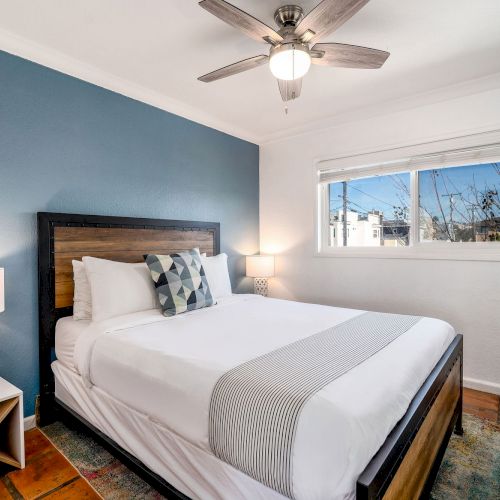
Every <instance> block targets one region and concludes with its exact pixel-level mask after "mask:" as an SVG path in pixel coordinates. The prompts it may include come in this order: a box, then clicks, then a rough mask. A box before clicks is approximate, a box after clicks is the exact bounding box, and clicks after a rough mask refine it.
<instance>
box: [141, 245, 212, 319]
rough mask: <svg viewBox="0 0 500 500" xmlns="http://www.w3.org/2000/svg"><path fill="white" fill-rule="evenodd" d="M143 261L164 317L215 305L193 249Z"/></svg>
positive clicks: (195, 249) (152, 256) (196, 252)
mask: <svg viewBox="0 0 500 500" xmlns="http://www.w3.org/2000/svg"><path fill="white" fill-rule="evenodd" d="M144 258H145V259H146V264H147V265H148V267H149V271H150V272H151V277H152V278H153V281H154V283H155V287H156V292H157V293H158V298H159V300H160V304H161V307H162V310H163V314H164V315H165V316H174V315H176V314H180V313H183V312H186V311H192V310H194V309H200V308H202V307H209V306H211V305H213V304H214V303H215V302H214V299H213V297H212V292H211V291H210V287H209V286H208V281H207V277H206V276H205V270H204V269H203V266H202V265H201V256H200V251H199V250H198V249H197V248H194V249H193V250H190V251H189V252H180V253H174V254H171V255H145V256H144Z"/></svg>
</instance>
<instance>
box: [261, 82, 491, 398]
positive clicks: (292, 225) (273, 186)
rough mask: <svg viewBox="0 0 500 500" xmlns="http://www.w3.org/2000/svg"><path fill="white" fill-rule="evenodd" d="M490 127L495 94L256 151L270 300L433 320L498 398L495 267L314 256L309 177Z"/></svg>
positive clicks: (479, 383) (467, 369)
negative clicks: (351, 159) (368, 155)
mask: <svg viewBox="0 0 500 500" xmlns="http://www.w3.org/2000/svg"><path fill="white" fill-rule="evenodd" d="M497 129H500V89H497V90H490V91H487V92H482V93H479V94H474V95H469V96H466V97H461V98H456V99H453V100H448V101H445V102H440V103H437V104H432V105H428V106H422V107H419V108H417V109H411V110H406V111H403V112H399V113H394V114H391V115H386V116H383V117H380V116H379V117H375V118H371V119H368V120H365V121H358V122H352V123H347V124H344V125H341V126H338V127H335V128H330V129H328V130H323V131H321V132H316V133H313V134H312V133H311V134H304V135H299V136H295V137H293V138H290V139H284V140H281V141H279V142H273V143H268V144H264V145H262V146H261V149H260V155H261V158H260V231H261V252H262V253H268V252H269V253H275V254H276V255H277V260H276V272H277V277H276V278H274V279H273V280H272V281H271V283H270V295H271V296H275V297H282V298H289V299H295V300H301V301H307V302H317V303H322V304H332V305H339V306H344V307H353V308H360V309H369V310H379V311H388V312H396V313H409V314H421V315H426V316H433V317H438V318H442V319H444V320H446V321H448V322H450V323H451V324H452V325H453V326H454V327H455V328H456V330H457V331H458V332H460V333H462V334H463V335H464V342H465V360H464V377H465V378H466V385H468V386H469V387H475V388H479V389H483V390H487V391H490V392H496V393H500V262H478V261H456V260H408V259H368V258H343V257H340V258H334V257H315V256H314V250H315V245H314V238H315V231H314V224H315V199H316V198H315V184H314V176H313V169H314V166H313V164H314V161H315V160H319V159H327V158H332V157H337V156H343V155H351V154H352V155H354V154H359V153H365V152H369V151H377V150H382V149H386V148H390V147H394V146H404V145H412V144H418V143H422V142H428V141H433V140H440V139H446V138H451V137H458V136H463V135H466V134H473V133H477V132H482V131H488V130H497ZM479 140H480V139H478V141H479ZM499 252H500V248H499Z"/></svg>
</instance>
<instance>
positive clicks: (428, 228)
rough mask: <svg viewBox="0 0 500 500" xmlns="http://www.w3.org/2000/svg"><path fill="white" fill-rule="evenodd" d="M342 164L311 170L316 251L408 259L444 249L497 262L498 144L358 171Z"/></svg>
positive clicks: (499, 220) (499, 230) (499, 209)
mask: <svg viewBox="0 0 500 500" xmlns="http://www.w3.org/2000/svg"><path fill="white" fill-rule="evenodd" d="M497 160H498V161H497ZM342 161H344V160H343V159H338V160H332V161H331V162H325V164H326V165H321V164H320V168H319V169H318V176H319V191H318V193H319V199H318V200H319V205H318V209H319V212H318V213H319V219H318V236H319V237H318V249H319V251H320V252H326V253H338V252H339V251H341V249H342V248H343V247H351V248H356V247H357V248H360V247H371V248H375V247H381V248H379V249H378V250H375V252H379V253H383V252H385V253H386V254H387V252H389V253H391V252H392V255H396V256H404V254H405V252H406V255H411V256H413V257H414V256H418V255H423V252H424V251H429V249H434V250H433V251H439V248H442V247H443V245H444V246H446V248H448V249H449V248H460V249H461V250H463V249H468V250H467V251H470V249H473V248H481V249H483V250H484V249H486V248H487V249H489V250H486V252H490V253H489V254H488V255H493V254H492V253H491V251H493V252H495V255H496V257H495V258H494V259H493V260H499V259H500V254H499V253H498V250H499V249H500V245H498V246H496V245H497V244H498V243H500V196H499V193H500V144H498V145H494V146H485V147H481V148H477V149H469V150H453V151H448V152H444V153H437V154H432V155H427V156H418V157H414V158H406V159H403V160H397V161H391V162H385V163H381V164H375V165H369V166H364V167H357V166H355V165H353V166H351V167H349V166H347V167H345V168H343V167H342ZM350 163H351V164H352V163H353V160H351V161H350ZM332 165H334V166H335V168H332ZM439 245H441V246H439ZM387 247H391V248H394V249H396V250H391V251H388V250H384V248H387ZM424 249H427V250H424ZM436 249H438V250H436ZM342 252H343V254H346V253H345V252H346V251H343V250H342ZM394 252H396V253H394ZM412 252H413V253H412ZM419 252H420V253H419ZM442 252H443V255H448V254H449V252H448V251H446V250H442ZM445 252H448V253H446V254H445ZM372 253H373V252H372ZM341 254H342V253H341ZM346 255H349V253H347V254H346ZM426 255H429V254H428V253H427V254H426ZM457 255H458V254H457ZM443 258H446V257H443Z"/></svg>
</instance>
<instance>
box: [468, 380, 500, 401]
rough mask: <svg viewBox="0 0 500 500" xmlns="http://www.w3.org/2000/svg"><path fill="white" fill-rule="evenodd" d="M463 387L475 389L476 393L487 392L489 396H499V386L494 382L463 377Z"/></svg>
mask: <svg viewBox="0 0 500 500" xmlns="http://www.w3.org/2000/svg"><path fill="white" fill-rule="evenodd" d="M464 387H467V388H468V389H476V391H483V392H489V393H490V394H498V395H499V396H500V384H496V383H495V382H488V381H487V380H479V379H477V378H469V377H464Z"/></svg>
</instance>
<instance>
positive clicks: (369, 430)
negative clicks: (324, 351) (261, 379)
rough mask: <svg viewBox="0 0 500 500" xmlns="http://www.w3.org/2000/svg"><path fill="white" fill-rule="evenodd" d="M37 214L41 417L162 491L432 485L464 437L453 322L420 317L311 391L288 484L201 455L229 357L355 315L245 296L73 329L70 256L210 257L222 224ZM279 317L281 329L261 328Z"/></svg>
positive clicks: (252, 494)
mask: <svg viewBox="0 0 500 500" xmlns="http://www.w3.org/2000/svg"><path fill="white" fill-rule="evenodd" d="M38 222H39V282H40V379H41V393H40V417H41V420H42V423H48V422H50V421H52V420H53V419H55V418H68V419H71V420H76V421H78V422H79V423H80V425H83V426H84V427H85V428H86V429H87V430H88V432H91V433H93V434H94V435H95V436H97V437H98V438H99V439H100V440H101V441H102V442H103V443H105V444H106V446H107V447H108V448H110V449H111V450H112V451H113V452H114V453H115V454H117V455H119V457H120V458H121V459H122V460H124V461H125V462H126V463H127V464H128V465H130V466H132V467H133V468H134V470H136V471H137V472H139V473H140V475H141V476H142V477H144V478H145V479H146V480H148V481H149V482H150V483H152V484H153V485H154V486H155V487H156V488H157V489H158V490H159V491H161V492H162V493H164V494H165V495H166V496H169V497H172V496H174V497H178V498H270V499H275V498H276V499H282V498H285V497H287V496H293V497H295V498H300V499H302V498H325V497H328V498H332V497H333V498H352V497H354V496H355V497H356V498H382V497H383V498H416V497H419V496H425V495H426V493H428V492H429V490H430V487H431V486H432V482H433V480H434V477H435V474H436V472H437V469H438V468H439V464H440V461H441V458H442V455H443V453H444V450H445V448H446V445H447V442H448V439H449V436H450V434H451V432H452V430H453V427H455V429H456V431H457V432H461V408H462V338H461V336H460V335H455V332H454V331H453V329H452V328H451V327H450V326H449V325H447V324H446V323H444V322H440V321H438V320H433V319H429V318H424V319H422V320H421V321H419V322H418V324H416V325H415V326H413V327H412V328H410V329H409V330H408V332H406V333H405V334H404V335H402V336H401V337H399V338H398V339H397V340H395V341H393V342H392V343H391V344H389V345H388V346H387V347H385V348H384V349H383V350H381V351H380V352H378V353H377V355H375V356H372V357H370V358H369V359H367V360H366V361H365V362H363V363H361V364H359V365H358V366H356V367H355V368H354V369H352V370H349V371H348V372H347V373H345V374H344V375H342V376H341V377H339V378H337V379H336V380H335V381H334V382H332V383H331V384H329V385H328V386H327V387H326V388H325V389H324V390H322V391H320V393H318V394H317V395H315V397H314V398H313V400H312V402H311V403H308V406H306V407H305V409H304V413H305V417H304V416H301V421H300V422H308V421H309V422H310V423H309V425H306V424H303V425H301V426H299V428H298V431H297V436H296V442H295V444H294V446H295V448H294V456H295V457H296V460H295V468H294V474H295V476H294V479H293V482H294V489H293V494H292V495H282V494H281V493H279V492H278V491H276V489H272V488H269V487H268V486H266V485H264V484H261V483H260V482H258V481H256V480H255V479H253V478H252V477H250V476H248V475H247V474H244V473H243V472H241V471H239V470H237V469H235V468H234V467H232V466H230V465H228V464H227V463H225V462H223V461H221V460H219V458H217V457H216V456H214V455H213V454H212V453H211V452H210V447H209V445H208V437H207V431H206V428H207V407H208V406H209V405H210V395H211V393H212V392H213V388H214V384H216V383H217V380H218V379H220V377H221V375H222V374H223V373H225V372H226V371H227V370H229V369H230V368H231V367H232V366H234V365H235V364H238V363H241V362H244V361H245V360H247V359H248V358H254V357H255V356H258V355H259V354H262V353H263V352H267V351H269V350H272V349H273V348H275V347H277V346H279V345H282V344H288V343H290V342H293V341H295V340H297V339H299V338H301V337H302V336H304V335H308V334H310V333H312V332H314V331H319V330H322V329H323V328H325V327H327V326H330V325H332V324H333V325H335V324H342V323H344V322H346V321H348V320H349V319H350V318H356V317H358V316H359V315H362V314H363V312H362V311H356V310H350V309H341V308H333V307H326V306H317V305H312V304H300V303H295V302H289V301H280V300H275V299H263V298H260V297H256V296H245V295H240V296H232V297H228V298H227V299H226V300H224V301H221V303H220V304H218V305H217V306H216V307H213V308H207V309H205V310H199V311H193V312H191V313H186V314H183V315H179V316H178V317H174V318H165V317H163V316H162V315H161V314H160V313H159V311H157V310H151V311H143V312H141V313H137V314H133V315H129V316H128V317H118V318H116V319H114V320H112V321H108V322H106V324H100V325H95V324H94V325H92V324H90V325H89V324H85V325H84V324H81V325H79V326H78V327H75V325H74V323H80V322H74V321H73V320H72V319H71V314H72V309H71V308H72V297H73V289H72V275H71V266H70V264H71V260H72V259H74V258H81V257H83V256H85V255H91V256H97V257H104V258H108V259H113V260H120V261H124V262H139V261H141V260H142V255H143V254H145V253H151V252H157V253H160V252H163V253H168V252H172V251H181V250H187V249H190V248H192V247H194V246H198V247H200V249H201V250H202V251H204V252H206V253H207V254H208V255H213V254H217V253H218V252H219V246H220V242H219V238H220V227H219V225H218V224H216V223H213V224H212V223H199V222H189V221H164V220H144V219H130V218H125V219H124V218H116V217H99V216H84V215H69V214H48V213H40V214H38ZM277 324H279V326H280V328H275V329H276V331H278V330H279V331H280V332H286V334H285V333H280V334H279V335H278V334H272V335H269V334H266V335H256V334H255V332H264V331H268V332H269V328H270V326H269V325H274V326H275V327H276V325H277ZM56 325H57V328H56ZM235 325H236V326H237V336H236V335H235V332H234V330H235ZM56 329H57V334H55V330H56ZM165 331H168V332H169V336H168V340H165V338H166V336H165ZM308 331H309V333H308ZM82 332H85V334H82ZM222 345H223V346H224V347H223V348H222V347H221V346H222ZM54 346H55V349H56V354H57V360H56V361H55V362H52V361H53V352H52V351H53V348H54ZM114 352H120V356H119V357H117V356H114V355H112V353H114ZM409 353H411V355H410V354H409ZM374 374H377V376H374ZM395 375H397V376H395ZM346 457H348V459H347V458H346Z"/></svg>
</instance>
